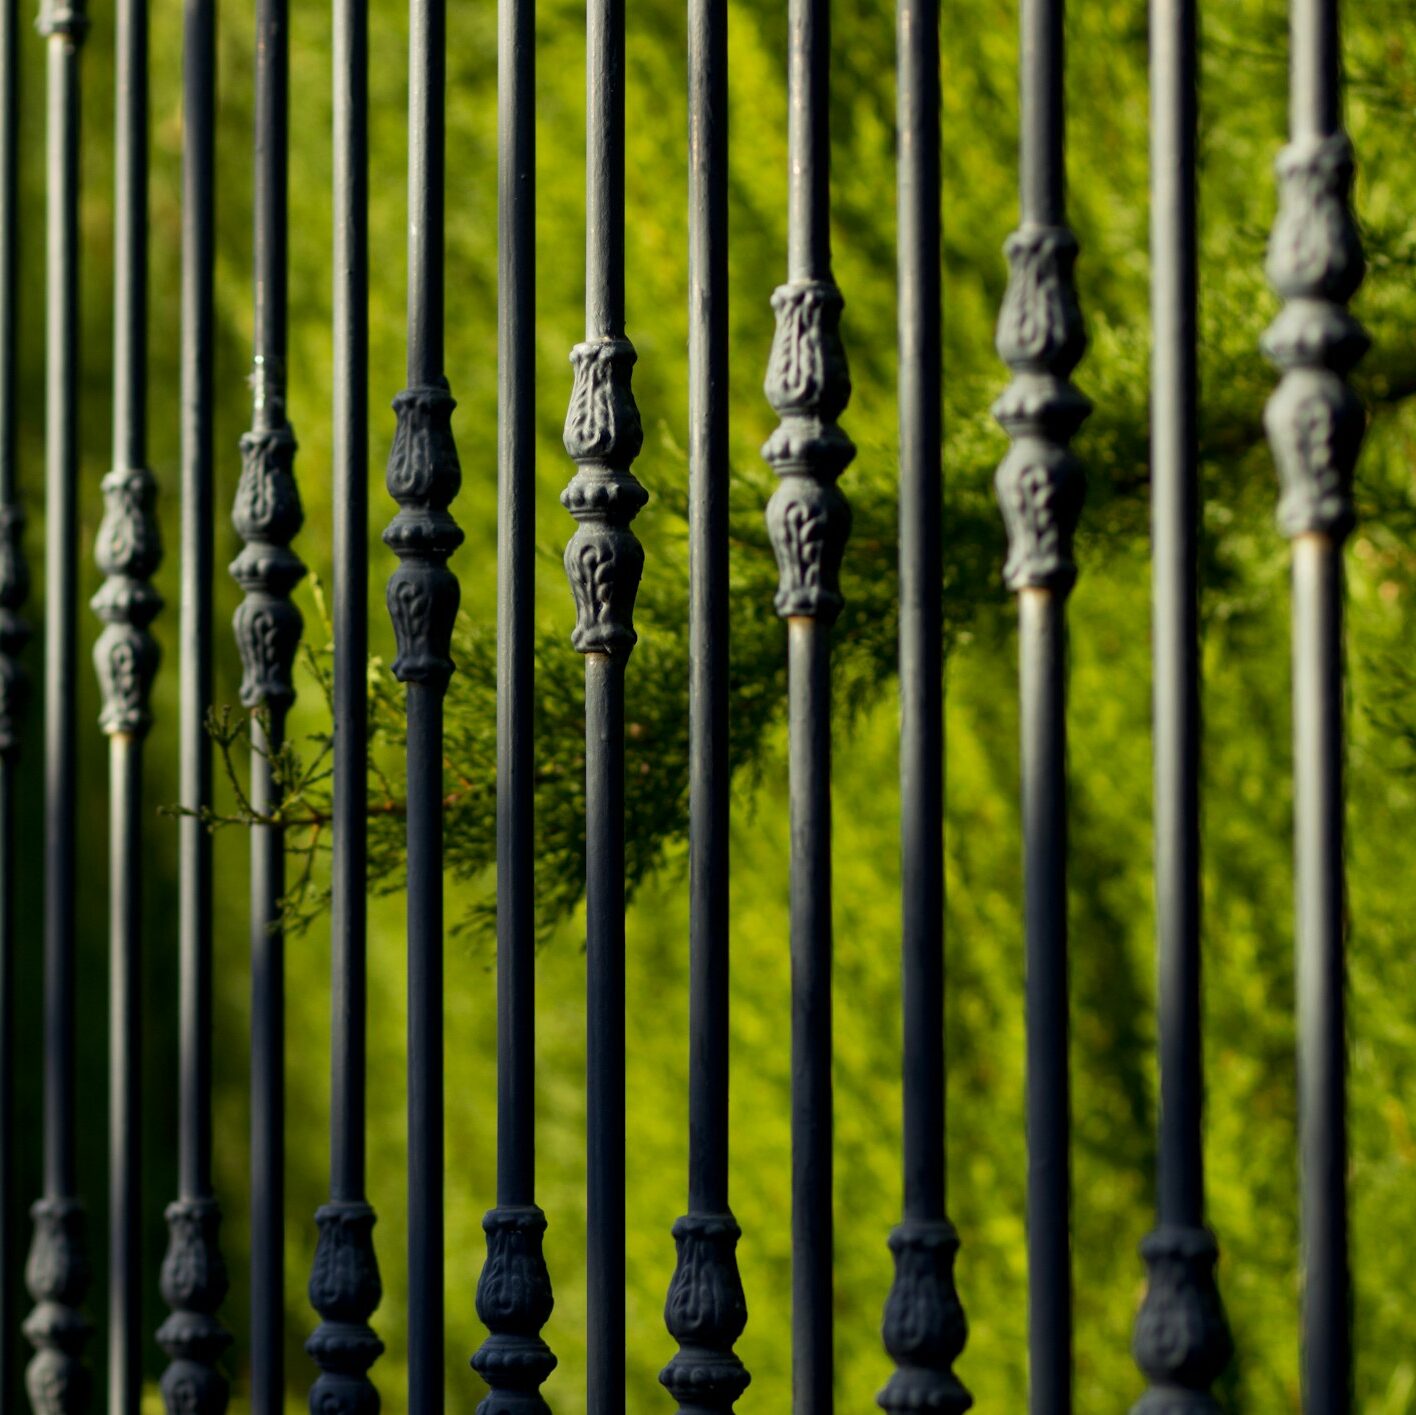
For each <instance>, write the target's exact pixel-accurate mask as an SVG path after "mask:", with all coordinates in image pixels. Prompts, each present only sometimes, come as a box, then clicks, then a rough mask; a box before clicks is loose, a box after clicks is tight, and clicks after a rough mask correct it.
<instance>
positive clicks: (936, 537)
mask: <svg viewBox="0 0 1416 1415" xmlns="http://www.w3.org/2000/svg"><path fill="white" fill-rule="evenodd" d="M895 28H896V52H897V55H898V59H897V66H898V69H897V71H898V80H897V84H896V104H897V109H896V128H897V132H898V144H899V146H898V152H899V156H898V172H899V178H898V197H897V204H898V215H899V238H898V269H899V288H900V295H899V300H900V313H899V354H900V364H899V367H900V374H899V403H900V550H899V554H900V805H901V809H900V844H901V861H900V863H901V890H902V896H901V905H902V913H901V924H902V929H901V982H902V1002H903V1011H904V1069H903V1079H904V1204H903V1214H902V1220H901V1222H900V1224H899V1225H898V1226H897V1227H896V1228H895V1230H894V1232H893V1233H892V1234H891V1235H890V1247H891V1250H892V1251H893V1253H894V1255H895V1272H896V1277H895V1283H894V1285H893V1286H892V1288H891V1291H890V1296H889V1298H888V1300H887V1301H886V1304H885V1321H884V1327H883V1335H884V1340H885V1346H886V1349H887V1350H888V1351H889V1352H890V1354H891V1355H892V1356H893V1357H894V1358H895V1362H896V1371H895V1373H894V1374H893V1375H892V1377H891V1379H890V1383H889V1385H888V1386H886V1388H885V1390H884V1391H882V1392H881V1394H880V1397H879V1402H880V1404H881V1406H882V1407H883V1408H884V1409H886V1410H887V1411H891V1412H895V1411H899V1412H902V1413H903V1412H906V1411H910V1410H914V1409H917V1408H918V1407H919V1405H920V1404H921V1403H924V1404H927V1405H928V1406H929V1408H931V1409H934V1410H938V1411H941V1412H944V1411H947V1412H951V1415H959V1413H960V1412H962V1411H964V1410H967V1409H968V1408H969V1406H970V1405H971V1404H972V1397H971V1396H970V1395H969V1393H968V1391H966V1390H965V1389H964V1387H963V1386H962V1385H961V1384H960V1383H959V1381H958V1379H957V1377H956V1376H955V1375H954V1373H953V1370H952V1364H953V1362H954V1361H955V1360H956V1359H957V1357H958V1355H959V1353H960V1352H961V1351H962V1350H963V1347H964V1342H965V1340H966V1338H967V1332H968V1328H967V1326H966V1323H965V1320H964V1312H963V1307H962V1305H961V1304H960V1302H959V1299H958V1296H957V1293H956V1290H955V1286H954V1271H953V1269H954V1257H955V1254H956V1253H957V1251H958V1242H959V1240H958V1235H957V1234H956V1233H955V1231H954V1228H953V1225H952V1224H950V1223H949V1220H948V1210H947V1206H946V1203H945V1160H944V1118H945V1071H944V683H943V673H944V657H943V640H942V633H943V622H942V621H943V612H942V609H943V606H942V600H943V593H942V591H943V579H942V573H943V554H942V539H943V523H942V516H943V484H942V482H943V467H942V461H941V455H940V433H941V419H940V393H941V388H940V380H941V376H942V361H941V354H940V332H939V331H940V301H941V291H940V220H939V103H940V97H939V6H938V3H937V0H897V4H896V8H895Z"/></svg>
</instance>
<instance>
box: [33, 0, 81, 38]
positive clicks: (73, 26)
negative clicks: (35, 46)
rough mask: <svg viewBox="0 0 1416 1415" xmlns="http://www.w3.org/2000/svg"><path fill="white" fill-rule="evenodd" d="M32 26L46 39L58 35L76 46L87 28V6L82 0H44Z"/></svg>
mask: <svg viewBox="0 0 1416 1415" xmlns="http://www.w3.org/2000/svg"><path fill="white" fill-rule="evenodd" d="M34 27H35V29H37V30H38V31H39V33H40V34H42V35H43V36H44V37H45V38H46V39H53V38H55V37H56V36H58V37H60V38H63V39H67V40H68V41H69V42H70V43H71V44H73V45H74V46H76V47H77V46H78V45H80V44H82V43H83V42H84V38H85V36H86V35H87V34H88V30H89V18H88V9H87V6H86V5H85V4H84V0H44V3H43V4H42V5H41V6H40V10H39V18H38V19H36V20H35V22H34Z"/></svg>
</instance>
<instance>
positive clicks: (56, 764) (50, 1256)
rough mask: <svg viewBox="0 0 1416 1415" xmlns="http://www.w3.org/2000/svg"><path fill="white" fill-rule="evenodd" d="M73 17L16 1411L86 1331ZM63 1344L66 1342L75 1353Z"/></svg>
mask: <svg viewBox="0 0 1416 1415" xmlns="http://www.w3.org/2000/svg"><path fill="white" fill-rule="evenodd" d="M86 27H87V21H86V19H85V17H84V14H83V11H82V8H81V7H78V6H76V7H73V8H70V7H68V6H64V5H61V4H60V3H59V0H49V3H48V4H46V6H45V9H44V11H43V13H42V14H41V16H40V30H41V32H42V33H43V34H45V35H46V36H47V41H46V44H45V48H46V51H47V59H48V91H47V99H46V101H47V114H46V219H45V226H46V233H45V261H46V268H45V415H44V425H45V528H44V529H45V610H44V706H45V711H44V729H45V730H44V858H45V868H44V1009H43V1011H44V1016H43V1021H44V1197H43V1199H41V1200H40V1201H39V1203H37V1204H36V1205H35V1206H34V1208H33V1209H32V1211H31V1212H32V1214H33V1217H34V1220H35V1228H34V1246H33V1248H32V1250H31V1254H30V1261H29V1263H28V1265H27V1267H26V1276H27V1278H28V1281H29V1289H30V1296H31V1297H32V1298H34V1300H35V1302H36V1304H38V1305H37V1306H36V1308H35V1310H34V1311H33V1312H32V1313H31V1314H30V1317H29V1319H28V1321H27V1322H26V1324H25V1330H26V1334H27V1335H28V1337H29V1339H30V1342H31V1344H32V1345H33V1346H34V1347H35V1356H34V1359H33V1360H32V1361H31V1362H30V1366H29V1388H30V1401H31V1404H32V1405H33V1406H34V1407H35V1409H36V1411H41V1410H43V1409H45V1408H46V1406H47V1405H48V1404H49V1402H48V1397H47V1395H46V1387H48V1386H50V1385H51V1383H52V1384H53V1385H54V1386H55V1387H56V1388H58V1389H60V1390H61V1391H62V1392H63V1398H62V1399H61V1400H60V1401H59V1402H58V1404H59V1405H60V1406H62V1408H63V1409H64V1410H66V1411H78V1410H80V1409H81V1408H83V1406H84V1405H85V1404H86V1401H87V1397H88V1389H89V1374H88V1371H87V1370H86V1368H85V1367H84V1366H83V1365H82V1362H81V1359H80V1352H81V1350H82V1346H83V1337H84V1335H86V1333H87V1329H88V1324H87V1322H86V1321H85V1320H84V1319H83V1317H82V1316H81V1315H80V1313H79V1312H78V1311H77V1308H78V1305H79V1303H80V1302H81V1301H82V1300H83V1296H84V1292H85V1290H86V1288H87V1286H88V1278H87V1261H86V1259H85V1256H84V1251H83V1240H82V1232H83V1222H84V1218H83V1211H82V1208H81V1206H80V1203H79V1200H78V1197H77V1193H76V1185H77V1178H78V1176H77V1173H76V1163H75V1139H76V1136H75V1128H74V1127H75V1110H74V1105H75V1063H76V1055H75V1047H76V1043H77V1037H76V1034H75V1011H76V1002H77V983H78V977H77V960H76V957H75V944H76V939H75V933H74V917H75V916H74V908H75V888H74V886H75V873H74V864H75V841H74V831H75V823H76V821H75V812H76V795H75V793H76V787H77V781H76V775H75V769H76V765H77V762H76V755H77V754H76V748H77V742H76V735H75V733H76V699H77V692H76V687H77V684H76V671H75V670H76V657H77V618H76V615H77V607H78V606H77V590H78V554H77V545H78V543H77V533H78V507H77V493H78V472H79V449H78V381H79V349H78V335H79V265H78V262H79V177H80V166H79V157H80V153H79V111H80V99H79V50H80V46H81V43H82V40H83V35H84V32H85V29H86ZM76 1338H77V1339H76Z"/></svg>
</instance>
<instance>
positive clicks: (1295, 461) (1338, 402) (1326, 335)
mask: <svg viewBox="0 0 1416 1415" xmlns="http://www.w3.org/2000/svg"><path fill="white" fill-rule="evenodd" d="M1277 170H1278V184H1279V210H1278V219H1277V221H1276V222H1275V224H1274V228H1273V234H1272V236H1271V237H1270V239H1269V249H1268V266H1267V268H1268V277H1269V281H1270V283H1271V284H1272V285H1273V287H1274V289H1275V290H1277V291H1278V293H1279V294H1280V295H1281V296H1282V297H1283V299H1284V301H1285V304H1284V307H1283V310H1282V311H1281V312H1280V314H1279V316H1278V318H1277V319H1276V320H1274V322H1273V324H1272V325H1271V326H1270V327H1269V330H1268V332H1267V334H1265V336H1264V341H1263V349H1264V353H1265V354H1267V356H1268V357H1269V359H1270V360H1271V361H1272V362H1273V363H1274V364H1275V365H1277V367H1278V368H1279V369H1280V370H1282V373H1283V377H1282V379H1280V381H1279V385H1278V387H1277V389H1276V390H1275V391H1274V393H1273V396H1272V397H1271V398H1270V399H1269V401H1268V406H1267V407H1266V408H1265V410H1264V427H1265V429H1266V430H1267V432H1268V436H1269V442H1270V444H1271V445H1272V447H1273V455H1274V460H1275V461H1276V462H1277V463H1278V474H1279V478H1280V480H1281V483H1282V491H1283V494H1282V498H1281V500H1280V501H1279V504H1278V523H1279V528H1280V529H1281V530H1282V532H1283V534H1284V535H1286V536H1288V537H1290V538H1291V537H1294V536H1300V535H1306V534H1309V533H1311V532H1319V533H1321V534H1324V535H1329V536H1331V537H1332V539H1333V541H1334V543H1338V544H1340V543H1341V542H1342V541H1343V540H1345V539H1346V537H1347V535H1348V533H1349V532H1350V531H1351V530H1352V525H1353V520H1354V516H1353V508H1352V473H1353V470H1354V468H1355V467H1356V465H1357V454H1358V452H1359V451H1360V450H1361V446H1362V437H1363V434H1364V433H1365V431H1366V414H1365V412H1364V411H1363V408H1362V403H1361V400H1360V399H1359V398H1358V397H1357V395H1356V394H1355V393H1354V392H1353V391H1352V389H1351V388H1350V387H1349V386H1348V385H1347V383H1346V376H1347V374H1348V373H1349V372H1350V371H1351V369H1352V368H1353V367H1354V365H1356V363H1357V362H1358V360H1359V359H1361V357H1362V355H1363V354H1365V353H1366V352H1367V348H1368V345H1369V342H1370V341H1369V340H1368V338H1367V334H1366V331H1365V330H1364V329H1363V328H1362V326H1361V325H1360V324H1359V323H1358V322H1357V320H1356V319H1354V318H1353V316H1352V315H1351V314H1350V313H1349V312H1348V310H1347V308H1346V305H1347V302H1348V301H1349V300H1350V299H1351V298H1352V296H1353V295H1354V294H1356V292H1357V288H1358V286H1360V285H1361V283H1362V277H1363V275H1364V274H1365V266H1364V262H1363V259H1362V244H1361V241H1360V239H1359V237H1358V234H1357V224H1356V222H1355V221H1354V220H1353V218H1352V211H1351V207H1350V205H1349V200H1350V197H1351V192H1352V176H1353V158H1352V145H1351V143H1350V142H1349V141H1348V138H1347V134H1346V133H1344V132H1342V131H1338V132H1334V133H1327V134H1323V135H1321V136H1309V137H1303V138H1299V139H1297V140H1295V141H1294V142H1292V143H1290V144H1289V145H1288V146H1287V147H1286V148H1284V149H1283V151H1282V152H1281V153H1280V154H1279V158H1278V164H1277Z"/></svg>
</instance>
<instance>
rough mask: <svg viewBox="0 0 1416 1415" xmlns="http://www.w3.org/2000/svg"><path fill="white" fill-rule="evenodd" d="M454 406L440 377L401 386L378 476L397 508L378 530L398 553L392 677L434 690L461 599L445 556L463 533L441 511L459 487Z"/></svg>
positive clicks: (391, 592) (392, 593) (447, 664)
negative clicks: (390, 441)
mask: <svg viewBox="0 0 1416 1415" xmlns="http://www.w3.org/2000/svg"><path fill="white" fill-rule="evenodd" d="M456 407H457V403H456V401H455V400H454V399H453V396H452V394H451V392H450V391H449V390H448V386H447V382H446V381H445V380H443V381H441V382H439V383H437V384H433V385H428V386H424V387H418V388H405V389H404V390H403V392H401V393H400V394H399V395H398V396H397V397H396V398H395V399H394V400H393V411H394V414H395V415H396V417H397V419H398V426H397V428H396V429H395V431H394V435H393V447H392V449H391V450H390V452H389V458H388V474H387V476H386V478H385V485H386V486H387V487H388V494H389V495H390V496H391V497H393V499H394V500H395V501H396V502H398V507H399V510H398V514H397V515H396V516H395V517H394V518H393V520H392V522H390V524H389V527H388V529H387V530H386V531H385V532H384V537H383V538H384V544H385V545H386V546H388V548H389V549H390V550H392V551H393V553H394V554H395V555H397V556H398V559H399V566H398V569H397V570H395V571H394V572H393V574H392V576H391V577H390V578H389V582H388V612H389V616H390V618H392V620H393V632H394V638H395V640H396V641H397V644H398V657H397V658H395V659H394V661H393V672H394V676H395V677H396V678H397V679H398V680H399V681H400V682H402V683H428V684H431V685H432V686H433V687H435V688H438V689H439V690H441V689H445V688H446V687H447V681H448V679H449V678H450V677H451V676H452V670H453V662H452V629H453V625H454V624H455V623H456V621H457V607H458V605H459V603H460V602H461V590H460V588H459V586H458V583H457V576H456V575H454V574H453V572H452V571H451V570H449V569H448V568H447V560H448V556H450V555H451V554H452V552H453V551H454V550H456V549H457V547H458V546H459V545H461V544H462V540H463V535H462V531H461V530H460V529H459V527H458V525H457V523H456V522H455V521H454V520H453V519H452V516H451V515H450V514H449V513H448V507H449V506H450V505H451V503H452V500H453V498H454V497H455V496H456V495H457V493H458V491H459V490H460V489H461V487H462V466H461V463H460V462H459V461H458V457H457V445H456V443H455V442H454V441H453V437H452V411H453V409H454V408H456Z"/></svg>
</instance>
